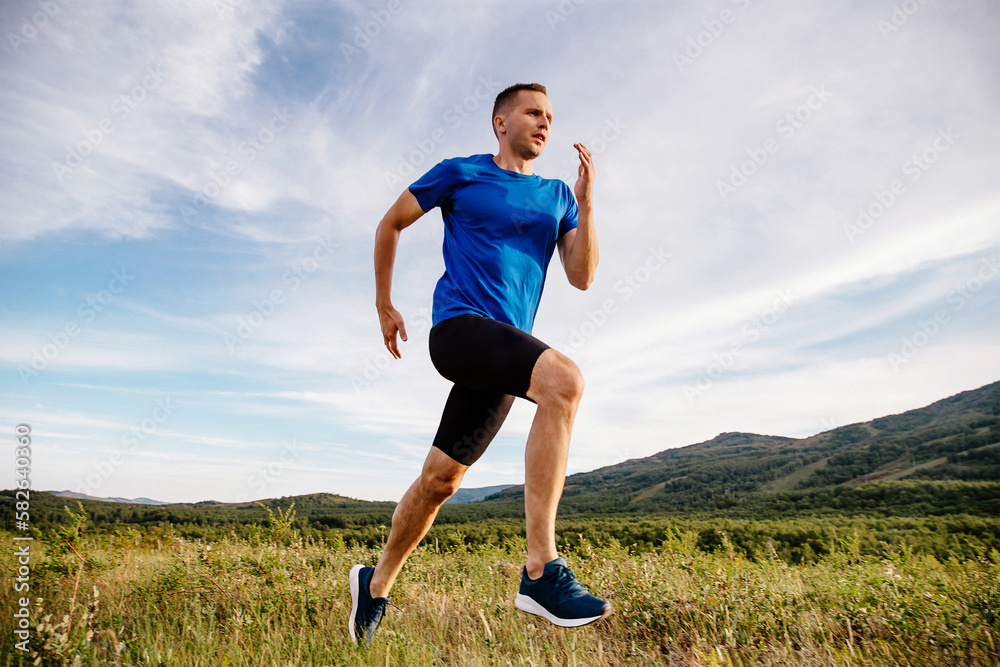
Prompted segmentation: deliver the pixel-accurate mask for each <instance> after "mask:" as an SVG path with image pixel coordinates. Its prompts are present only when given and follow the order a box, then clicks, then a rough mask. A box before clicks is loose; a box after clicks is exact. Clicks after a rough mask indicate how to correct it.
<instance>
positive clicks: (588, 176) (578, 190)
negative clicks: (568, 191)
mask: <svg viewBox="0 0 1000 667" xmlns="http://www.w3.org/2000/svg"><path fill="white" fill-rule="evenodd" d="M573 148H575V149H576V150H577V152H579V153H580V168H579V170H578V171H577V173H578V174H579V178H577V179H576V186H575V187H574V188H573V194H574V195H576V201H577V203H578V204H583V203H587V204H589V203H590V199H591V197H592V196H593V194H594V177H595V176H596V175H597V172H596V170H595V169H594V156H593V155H592V154H591V152H590V149H589V148H587V147H586V146H584V145H583V144H573Z"/></svg>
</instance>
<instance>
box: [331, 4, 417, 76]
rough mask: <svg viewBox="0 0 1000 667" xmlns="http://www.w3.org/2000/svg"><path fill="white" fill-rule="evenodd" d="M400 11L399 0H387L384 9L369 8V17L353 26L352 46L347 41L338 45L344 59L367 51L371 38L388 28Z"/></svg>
mask: <svg viewBox="0 0 1000 667" xmlns="http://www.w3.org/2000/svg"><path fill="white" fill-rule="evenodd" d="M402 11H403V3H402V2H401V0H389V2H388V3H387V4H386V6H385V9H379V10H378V11H371V10H369V11H368V16H369V17H370V19H369V20H367V21H365V22H364V23H361V24H359V25H356V26H354V39H353V40H352V42H353V44H354V45H353V46H352V45H351V44H348V43H347V42H341V43H340V44H339V45H338V48H339V49H340V52H341V53H342V54H343V56H344V60H346V61H347V62H351V58H353V57H354V56H356V55H358V54H359V53H361V52H362V51H367V50H368V47H369V46H371V43H372V40H374V39H376V38H377V37H378V36H379V35H381V34H382V31H383V30H385V29H386V28H388V27H389V25H390V24H391V23H392V22H393V20H394V19H395V18H396V16H397V15H399V14H400V13H401V12H402Z"/></svg>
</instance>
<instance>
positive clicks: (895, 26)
mask: <svg viewBox="0 0 1000 667" xmlns="http://www.w3.org/2000/svg"><path fill="white" fill-rule="evenodd" d="M931 2H932V0H905V2H902V3H899V4H895V5H893V6H892V13H890V14H889V18H888V19H879V20H878V23H876V25H877V26H878V31H879V32H880V33H882V39H889V35H891V34H892V33H894V32H899V30H900V29H901V28H902V27H903V26H904V25H906V23H907V22H908V21H909V20H910V18H911V17H912V16H913V15H914V14H916V13H917V12H919V11H920V10H921V9H922V8H923V7H924V5H929V4H930V3H931Z"/></svg>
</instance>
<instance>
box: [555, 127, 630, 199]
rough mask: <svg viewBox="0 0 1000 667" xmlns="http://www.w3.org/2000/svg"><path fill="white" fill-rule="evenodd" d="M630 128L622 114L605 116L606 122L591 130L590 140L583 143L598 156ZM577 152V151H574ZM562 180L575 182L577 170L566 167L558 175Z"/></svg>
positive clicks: (592, 153)
mask: <svg viewBox="0 0 1000 667" xmlns="http://www.w3.org/2000/svg"><path fill="white" fill-rule="evenodd" d="M627 129H628V123H626V122H625V121H623V120H622V117H621V116H615V117H614V118H605V119H604V123H602V124H601V127H600V128H599V129H597V130H594V131H593V132H589V133H588V134H590V141H584V142H583V145H584V146H586V147H587V148H588V149H590V154H591V155H593V156H594V157H598V156H599V155H601V154H602V153H604V152H605V151H607V150H608V149H609V148H611V145H612V144H613V143H615V142H616V141H617V140H618V138H619V137H621V135H622V130H627ZM574 154H575V152H574ZM557 178H559V179H560V180H563V181H566V183H568V184H569V183H573V182H575V180H576V178H577V172H576V171H575V170H574V171H570V170H568V169H564V170H563V171H561V172H559V175H558V177H557Z"/></svg>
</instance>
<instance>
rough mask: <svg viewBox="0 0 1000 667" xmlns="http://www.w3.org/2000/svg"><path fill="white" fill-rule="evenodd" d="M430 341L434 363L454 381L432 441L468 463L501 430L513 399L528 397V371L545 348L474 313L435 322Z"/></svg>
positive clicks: (518, 331)
mask: <svg viewBox="0 0 1000 667" xmlns="http://www.w3.org/2000/svg"><path fill="white" fill-rule="evenodd" d="M429 344H430V353H431V361H432V362H433V363H434V367H435V368H436V369H437V370H438V372H439V373H440V374H441V375H442V376H444V377H445V378H446V379H448V380H451V381H452V382H454V383H455V386H454V387H452V390H451V394H450V395H449V396H448V402H447V403H446V404H445V406H444V414H442V415H441V424H440V425H439V426H438V431H437V435H435V436H434V443H433V444H434V446H435V447H437V448H438V449H440V450H441V451H443V452H444V453H445V454H447V455H448V456H450V457H451V458H453V459H454V460H455V461H457V462H459V463H461V464H464V465H472V464H473V463H475V462H476V460H477V459H478V458H479V457H480V456H482V455H483V452H485V451H486V448H487V447H488V446H489V444H490V442H492V440H493V437H494V436H495V435H496V434H497V431H499V430H500V426H501V425H502V424H503V420H504V419H505V418H506V417H507V413H508V412H509V411H510V406H511V404H513V402H514V397H515V396H520V397H521V398H528V387H529V386H530V385H531V371H532V370H533V369H534V368H535V362H537V361H538V357H540V356H541V355H542V352H544V351H545V350H547V349H548V348H549V346H548V345H546V344H545V343H543V342H542V341H540V340H538V339H537V338H535V337H534V336H532V335H531V334H528V333H525V332H524V331H521V330H520V329H518V328H517V327H514V326H511V325H509V324H505V323H503V322H498V321H496V320H492V319H490V318H488V317H481V316H479V315H459V316H457V317H452V318H449V319H447V320H444V321H442V322H439V323H438V324H437V325H435V326H434V328H433V329H431V332H430V341H429ZM528 400H531V399H528Z"/></svg>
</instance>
